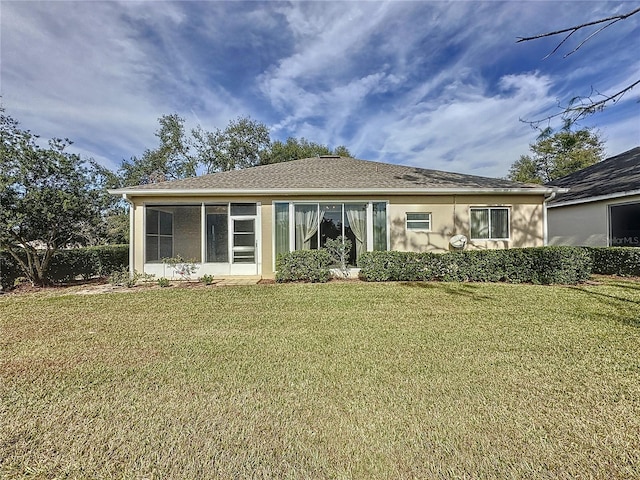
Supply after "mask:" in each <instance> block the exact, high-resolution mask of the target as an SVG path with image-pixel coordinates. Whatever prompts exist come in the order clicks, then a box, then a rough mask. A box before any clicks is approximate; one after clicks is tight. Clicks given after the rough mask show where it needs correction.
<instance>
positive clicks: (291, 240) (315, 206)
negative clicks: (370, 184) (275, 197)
mask: <svg viewBox="0 0 640 480" xmlns="http://www.w3.org/2000/svg"><path fill="white" fill-rule="evenodd" d="M274 218H275V226H274V242H275V253H276V255H278V254H281V253H284V252H288V251H290V250H317V249H319V248H322V247H324V245H325V243H326V242H327V240H330V239H336V238H338V237H340V236H344V237H345V238H347V239H348V240H350V241H351V245H352V248H351V253H350V256H349V263H350V264H351V265H355V264H356V262H357V259H358V258H359V256H360V255H361V254H362V252H366V251H367V250H387V245H388V240H387V204H386V202H366V203H365V202H360V203H342V202H339V203H308V202H304V203H294V204H293V205H291V204H289V203H286V202H282V203H280V202H277V203H274Z"/></svg>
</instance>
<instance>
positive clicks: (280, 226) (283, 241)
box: [274, 203, 289, 257]
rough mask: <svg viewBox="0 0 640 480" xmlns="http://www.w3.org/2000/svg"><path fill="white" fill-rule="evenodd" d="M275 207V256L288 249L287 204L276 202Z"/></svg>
mask: <svg viewBox="0 0 640 480" xmlns="http://www.w3.org/2000/svg"><path fill="white" fill-rule="evenodd" d="M274 208H275V217H276V218H275V227H274V229H275V236H276V257H277V256H278V255H280V254H282V253H286V252H288V251H289V204H288V203H276V204H275V205H274Z"/></svg>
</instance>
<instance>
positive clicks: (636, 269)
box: [584, 247, 640, 276]
mask: <svg viewBox="0 0 640 480" xmlns="http://www.w3.org/2000/svg"><path fill="white" fill-rule="evenodd" d="M584 248H585V249H586V250H587V251H588V252H589V254H590V255H591V257H592V258H593V268H592V270H591V272H592V273H597V274H600V275H620V276H640V248H637V247H584Z"/></svg>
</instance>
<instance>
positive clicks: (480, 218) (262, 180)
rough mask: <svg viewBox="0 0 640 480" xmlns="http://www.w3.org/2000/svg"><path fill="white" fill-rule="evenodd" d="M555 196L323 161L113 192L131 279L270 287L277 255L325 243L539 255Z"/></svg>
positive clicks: (478, 180) (357, 249)
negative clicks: (180, 264)
mask: <svg viewBox="0 0 640 480" xmlns="http://www.w3.org/2000/svg"><path fill="white" fill-rule="evenodd" d="M557 190H558V189H557V188H556V187H545V186H540V185H529V184H523V183H516V182H511V181H508V180H499V179H493V178H485V177H477V176H471V175H462V174H458V173H448V172H441V171H435V170H426V169H420V168H414V167H407V166H400V165H391V164H385V163H378V162H370V161H364V160H356V159H353V158H343V157H336V156H321V157H315V158H307V159H302V160H295V161H291V162H284V163H277V164H272V165H264V166H258V167H252V168H247V169H244V170H233V171H228V172H221V173H214V174H211V175H204V176H201V177H194V178H187V179H184V180H176V181H172V182H162V183H155V184H148V185H141V186H137V187H130V188H122V189H119V190H113V191H111V193H113V194H118V195H122V196H123V198H124V199H125V200H127V201H128V202H129V203H130V213H131V218H130V221H131V237H130V238H131V252H130V265H131V268H132V269H134V268H135V270H137V271H139V272H143V271H144V272H146V273H153V274H156V275H167V271H166V267H165V266H164V265H163V263H162V259H163V258H167V257H175V256H178V255H180V256H181V257H182V258H185V259H193V260H194V261H195V262H196V263H197V264H198V266H199V270H198V272H197V275H203V274H214V275H260V276H263V277H267V278H269V277H273V276H274V274H275V259H276V256H277V255H278V254H280V253H284V252H289V251H293V250H305V249H317V248H319V247H322V246H323V245H324V242H325V241H326V239H328V238H337V237H338V236H340V235H344V236H345V237H347V238H349V239H350V240H351V242H352V245H353V248H352V253H351V258H350V262H351V264H353V265H355V264H356V262H357V257H358V256H360V255H361V254H362V253H363V252H365V251H373V250H404V251H435V252H444V251H447V250H449V249H451V248H452V247H451V246H450V239H451V237H452V236H453V235H456V234H457V235H464V236H466V237H468V243H467V244H466V247H465V248H468V249H490V248H510V247H530V246H540V245H542V244H543V239H544V234H545V232H544V223H545V222H544V201H545V198H546V197H548V196H550V195H551V194H552V193H554V192H556V191H557Z"/></svg>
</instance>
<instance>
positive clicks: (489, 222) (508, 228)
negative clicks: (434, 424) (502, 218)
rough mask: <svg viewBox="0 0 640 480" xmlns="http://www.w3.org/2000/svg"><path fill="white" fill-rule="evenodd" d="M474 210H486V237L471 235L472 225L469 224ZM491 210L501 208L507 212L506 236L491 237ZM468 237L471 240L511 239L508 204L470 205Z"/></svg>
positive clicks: (509, 208)
mask: <svg viewBox="0 0 640 480" xmlns="http://www.w3.org/2000/svg"><path fill="white" fill-rule="evenodd" d="M474 210H486V211H487V213H488V219H489V220H488V225H487V230H488V236H487V237H486V238H482V237H474V236H473V226H472V224H471V222H472V220H471V216H472V214H473V211H474ZM493 210H503V211H506V212H507V236H506V237H493V236H491V235H492V230H493V229H492V225H491V212H492V211H493ZM469 238H470V239H471V240H473V241H509V240H511V207H509V206H478V207H470V208H469Z"/></svg>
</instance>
